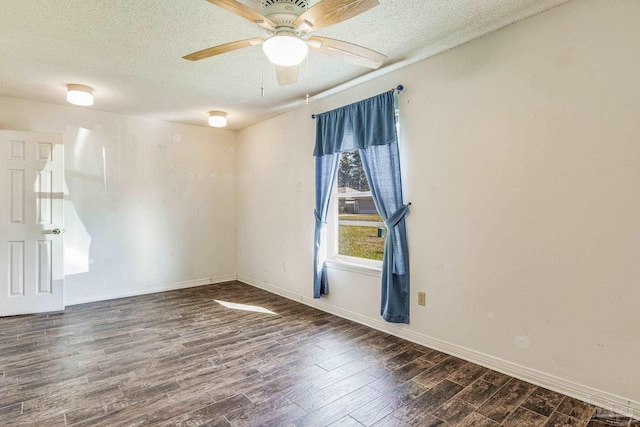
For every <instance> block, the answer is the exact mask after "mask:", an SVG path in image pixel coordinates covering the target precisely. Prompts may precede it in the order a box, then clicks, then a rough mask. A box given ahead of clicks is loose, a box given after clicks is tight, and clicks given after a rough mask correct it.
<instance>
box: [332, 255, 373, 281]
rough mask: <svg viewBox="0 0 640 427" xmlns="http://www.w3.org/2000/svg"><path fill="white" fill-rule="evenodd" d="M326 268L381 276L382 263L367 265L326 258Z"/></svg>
mask: <svg viewBox="0 0 640 427" xmlns="http://www.w3.org/2000/svg"><path fill="white" fill-rule="evenodd" d="M325 265H326V266H327V268H332V269H335V270H342V271H348V272H350V273H356V274H364V275H367V276H372V277H377V278H380V277H382V265H380V266H376V265H367V264H359V263H355V262H348V261H344V260H341V259H328V260H326V261H325Z"/></svg>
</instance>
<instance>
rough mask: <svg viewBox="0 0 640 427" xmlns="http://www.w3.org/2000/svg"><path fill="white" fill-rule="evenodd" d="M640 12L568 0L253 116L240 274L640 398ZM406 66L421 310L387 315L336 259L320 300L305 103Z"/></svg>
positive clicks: (571, 388) (407, 162)
mask: <svg viewBox="0 0 640 427" xmlns="http://www.w3.org/2000/svg"><path fill="white" fill-rule="evenodd" d="M638 17H640V2H638V1H636V0H616V1H615V2H614V1H608V0H580V1H573V2H570V3H568V4H566V5H564V6H561V7H559V8H557V9H554V10H551V11H549V12H546V13H544V14H541V15H538V16H535V17H533V18H530V19H528V20H526V21H523V22H520V23H517V24H515V25H512V26H510V27H507V28H505V29H503V30H500V31H498V32H495V33H492V34H490V35H488V36H485V37H483V38H481V39H478V40H475V41H472V42H470V43H467V44H465V45H463V46H460V47H458V48H455V49H453V50H450V51H448V52H445V53H443V54H440V55H438V56H436V57H432V58H430V59H427V60H425V61H423V62H420V63H418V64H415V65H413V66H410V67H407V68H404V69H402V70H399V71H396V72H393V73H391V74H388V75H386V76H384V77H381V78H378V79H376V80H374V81H372V82H369V83H366V84H363V85H361V86H358V87H356V88H353V89H349V90H347V91H345V92H342V93H339V94H337V95H334V96H331V97H329V98H325V99H322V100H320V101H317V102H315V103H312V104H311V105H310V106H305V107H302V108H300V109H298V110H295V111H292V112H289V113H286V114H284V115H281V116H279V117H276V118H274V119H271V120H269V121H266V122H263V123H260V124H258V125H255V126H253V127H251V128H248V129H246V130H243V131H241V132H240V134H239V147H238V151H239V152H238V177H239V182H238V240H237V261H238V273H239V277H240V279H242V280H244V281H247V282H249V283H252V284H254V285H257V286H261V287H264V288H267V289H270V290H272V291H275V292H278V293H281V294H283V295H287V296H289V297H291V298H295V299H298V300H302V301H304V302H306V303H309V304H316V305H318V306H319V307H322V308H324V309H326V310H329V311H332V312H335V313H339V314H341V315H344V316H347V317H350V318H353V319H356V320H358V321H361V322H364V323H368V324H370V325H373V326H375V327H378V328H381V329H384V330H387V331H390V332H393V333H396V334H399V335H402V336H405V337H408V338H410V339H413V340H416V341H419V342H423V343H427V344H430V345H433V346H436V347H439V348H442V349H445V350H447V351H450V352H453V353H456V354H458V355H461V356H463V357H466V358H469V359H472V360H476V361H479V362H481V363H484V364H486V365H490V366H494V367H497V368H499V369H502V370H504V371H508V372H509V373H511V374H516V375H518V376H520V377H523V378H527V379H529V380H532V381H535V382H537V383H539V384H542V385H547V386H549V387H552V388H555V389H560V390H562V391H564V392H567V393H569V394H572V395H574V396H576V397H580V398H582V399H585V400H588V399H590V398H592V399H593V401H598V398H597V396H595V397H592V396H591V395H594V394H599V393H603V396H605V397H606V398H610V399H612V400H614V401H615V402H616V404H617V405H627V406H635V408H636V410H638V411H640V403H639V402H640V386H639V384H640V340H639V339H638V336H639V333H640V307H639V305H640V262H639V260H640V220H639V218H640V191H639V184H640V120H639V117H640V81H639V80H638V76H639V75H640V55H639V54H638V46H640V25H638V22H639V21H638ZM398 83H402V84H404V85H405V87H406V88H407V90H406V92H405V93H403V94H402V95H400V110H401V111H400V115H401V133H402V135H401V151H402V156H403V168H404V172H403V173H404V177H403V179H404V184H405V186H406V193H405V195H406V199H407V201H411V202H412V203H413V205H412V209H411V215H410V216H409V219H408V229H409V239H410V250H411V264H412V294H411V297H412V306H411V323H410V325H409V326H397V325H390V324H386V323H384V322H382V321H381V320H380V318H379V314H378V313H379V308H378V307H379V289H380V287H379V279H377V278H375V277H372V276H367V275H361V274H357V273H352V272H346V271H342V270H334V269H332V270H331V271H330V295H329V296H328V297H327V298H324V299H323V300H321V301H320V302H316V301H313V300H312V299H311V296H312V279H311V276H312V265H311V258H312V236H313V207H314V206H313V204H314V195H313V191H314V190H313V185H314V162H313V158H312V152H313V142H314V122H313V121H312V120H311V119H310V117H309V116H310V114H311V113H312V112H321V111H326V110H328V109H331V108H335V107H338V106H341V105H344V104H347V103H350V102H353V101H357V100H359V99H362V98H365V97H368V96H372V95H375V94H377V93H380V92H382V91H384V90H387V89H389V88H391V87H395V85H397V84H398ZM418 291H425V292H426V293H427V307H426V308H423V307H418V306H417V305H416V297H417V292H418ZM616 396H617V397H616ZM637 414H640V412H637Z"/></svg>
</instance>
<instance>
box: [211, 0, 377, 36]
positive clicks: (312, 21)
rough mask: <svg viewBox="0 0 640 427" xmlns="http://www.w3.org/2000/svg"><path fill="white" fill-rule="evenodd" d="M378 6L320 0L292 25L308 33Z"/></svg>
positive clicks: (370, 0)
mask: <svg viewBox="0 0 640 427" xmlns="http://www.w3.org/2000/svg"><path fill="white" fill-rule="evenodd" d="M209 1H211V0H209ZM379 4H380V2H379V1H378V0H322V1H320V2H319V3H316V4H315V5H313V6H312V7H311V8H309V9H308V10H307V11H306V12H304V13H303V14H302V15H300V16H299V17H298V19H296V22H295V24H294V25H295V28H296V31H304V32H307V33H309V32H311V31H316V30H319V29H321V28H326V27H328V26H330V25H334V24H337V23H338V22H342V21H346V20H347V19H351V18H353V17H354V16H356V15H360V14H361V13H363V12H366V11H367V10H369V9H372V8H374V7H376V6H378V5H379Z"/></svg>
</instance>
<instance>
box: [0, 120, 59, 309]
mask: <svg viewBox="0 0 640 427" xmlns="http://www.w3.org/2000/svg"><path fill="white" fill-rule="evenodd" d="M63 172H64V146H63V145H62V135H59V134H49V133H35V132H18V131H5V130H0V316H10V315H14V314H26V313H42V312H47V311H59V310H63V309H64V299H63V293H62V292H63V284H64V273H63V254H62V233H63V231H64V229H63V225H64V224H63V219H64V217H63V206H64V200H63V197H64V189H63Z"/></svg>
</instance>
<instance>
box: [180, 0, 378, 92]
mask: <svg viewBox="0 0 640 427" xmlns="http://www.w3.org/2000/svg"><path fill="white" fill-rule="evenodd" d="M207 1H208V2H209V3H211V4H214V5H216V6H219V7H221V8H223V9H225V10H228V11H229V12H232V13H235V14H236V15H238V16H241V17H243V18H245V19H248V20H249V21H251V22H254V23H255V24H257V25H258V26H259V27H261V28H264V29H266V30H268V31H269V32H271V35H270V36H269V37H267V38H266V39H265V38H262V37H255V38H251V39H246V40H238V41H235V42H231V43H226V44H223V45H219V46H214V47H210V48H208V49H204V50H201V51H198V52H195V53H192V54H190V55H186V56H184V57H183V58H184V59H188V60H190V61H198V60H200V59H205V58H209V57H211V56H216V55H220V54H223V53H227V52H231V51H234V50H237V49H242V48H245V47H250V46H256V45H259V44H262V47H263V50H264V53H265V54H266V55H267V58H269V60H270V61H271V62H272V63H273V64H275V66H276V75H277V76H278V83H279V84H280V85H281V86H284V85H288V84H292V83H295V82H297V81H298V65H299V64H300V63H301V62H302V61H303V60H304V58H305V57H306V56H307V53H308V51H309V47H311V48H312V49H314V50H317V51H318V52H321V53H324V54H326V55H330V56H333V57H337V58H339V59H342V60H344V61H347V62H350V63H353V64H357V65H361V66H364V67H368V68H372V69H378V68H379V67H380V66H381V65H382V64H383V63H384V61H385V60H386V59H387V57H386V56H385V55H383V54H381V53H378V52H376V51H374V50H371V49H367V48H366V47H362V46H358V45H356V44H353V43H348V42H345V41H342V40H335V39H330V38H327V37H318V36H311V37H309V34H310V33H311V32H313V31H316V30H320V29H322V28H326V27H329V26H331V25H334V24H337V23H339V22H342V21H346V20H347V19H350V18H353V17H354V16H357V15H359V14H361V13H363V12H366V11H368V10H369V9H371V8H374V7H376V6H378V5H379V4H380V3H379V2H378V0H321V1H319V2H318V3H316V4H315V5H313V6H312V7H308V0H261V4H262V13H258V12H257V11H255V10H254V9H252V8H250V7H249V6H245V5H244V4H242V3H240V2H238V1H236V0H207Z"/></svg>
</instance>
